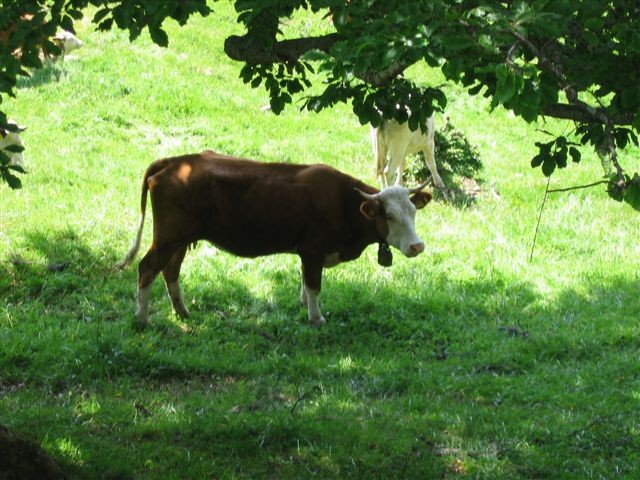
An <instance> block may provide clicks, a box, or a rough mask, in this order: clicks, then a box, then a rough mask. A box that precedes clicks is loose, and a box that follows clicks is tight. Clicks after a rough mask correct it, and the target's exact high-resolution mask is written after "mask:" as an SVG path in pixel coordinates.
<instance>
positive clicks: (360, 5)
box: [0, 0, 640, 209]
mask: <svg viewBox="0 0 640 480" xmlns="http://www.w3.org/2000/svg"><path fill="white" fill-rule="evenodd" d="M90 4H91V5H94V6H96V7H97V12H96V14H95V15H94V18H93V22H94V23H96V25H97V26H98V28H99V29H101V30H106V29H110V28H112V27H113V26H114V25H115V26H117V27H119V28H123V29H127V30H128V31H129V33H130V36H131V38H132V39H134V38H136V37H137V36H138V35H139V34H140V33H141V31H142V30H143V29H144V28H148V29H149V32H150V34H151V38H152V39H153V41H154V42H156V43H157V44H159V45H163V46H166V45H167V43H168V38H167V34H166V32H165V31H164V30H163V28H162V24H163V21H164V20H165V19H166V18H173V19H175V20H177V21H178V22H179V23H180V24H184V23H185V22H186V21H187V20H188V18H189V16H190V15H192V14H194V13H199V14H201V15H208V14H210V13H211V12H212V10H211V7H210V5H212V4H211V3H210V4H209V5H208V4H207V2H206V1H205V0H31V1H23V0H14V1H6V0H5V1H4V2H3V8H2V9H1V10H0V30H1V29H2V28H7V27H8V26H9V25H12V24H14V23H16V22H17V23H18V29H17V30H16V32H18V31H19V32H20V34H19V35H14V36H12V37H10V40H9V42H6V43H5V44H4V45H0V67H1V70H0V95H3V94H10V95H11V94H13V92H14V89H15V81H16V77H17V76H18V75H26V74H28V73H27V70H26V69H27V68H31V67H37V66H39V65H40V63H39V59H38V57H37V50H36V46H37V44H38V42H40V40H41V35H40V34H39V32H45V31H46V32H47V33H50V32H51V31H53V30H55V29H56V28H57V27H58V26H60V27H63V28H66V29H69V30H72V21H73V20H74V19H77V18H80V17H81V16H82V15H83V10H84V9H85V8H86V7H87V6H88V5H90ZM234 4H235V8H236V11H237V16H238V21H239V22H240V23H242V24H243V25H244V26H245V27H246V33H245V34H244V35H242V36H231V37H229V38H227V39H226V40H225V44H224V48H225V52H226V54H227V55H228V56H229V57H231V58H233V59H235V60H238V61H240V62H242V63H243V66H242V69H241V76H242V78H243V79H244V81H245V82H247V83H250V85H251V86H252V87H254V88H256V87H258V86H260V85H263V86H264V88H266V90H267V91H268V92H269V95H270V99H271V107H272V109H273V111H274V112H276V113H279V112H280V111H282V109H283V108H284V107H285V106H286V105H287V104H289V103H291V102H292V97H293V95H296V94H301V93H304V94H306V96H305V101H304V107H305V108H307V109H309V110H312V111H319V110H322V109H324V108H327V107H331V106H333V105H335V104H336V103H338V102H351V105H352V107H353V111H354V113H355V114H356V115H357V116H358V118H359V119H360V121H361V122H362V123H363V124H365V123H371V124H372V125H374V126H375V125H379V124H380V122H381V121H382V119H383V118H385V119H386V118H396V119H397V120H400V121H408V122H409V124H410V126H411V127H412V128H419V127H422V128H424V125H425V122H426V119H427V118H428V116H429V115H430V114H431V113H432V111H433V110H443V109H444V108H445V107H446V103H447V99H446V96H445V94H444V92H443V91H442V90H441V89H440V88H439V87H437V86H424V85H418V84H416V83H415V82H413V81H412V80H410V79H409V78H407V77H405V76H404V75H403V73H404V72H405V70H406V69H407V68H408V67H410V66H411V65H413V64H416V63H421V62H425V63H427V64H428V65H430V66H432V67H434V68H439V69H441V70H442V72H443V74H444V76H445V77H446V79H447V80H449V81H452V82H455V83H458V84H461V85H463V86H464V87H466V88H467V91H468V93H469V94H470V95H483V96H485V97H488V98H490V99H491V105H492V106H493V107H494V108H495V107H497V106H500V105H501V106H503V107H504V108H507V109H509V110H511V111H513V113H514V114H515V115H517V116H519V117H521V118H522V119H524V120H525V121H527V122H533V121H535V120H537V119H538V118H539V117H541V116H548V117H554V118H560V119H565V120H569V121H571V122H573V123H574V125H575V131H574V132H575V134H576V135H577V136H576V138H577V139H578V140H577V142H572V141H570V140H569V139H568V138H567V137H564V136H561V137H559V138H556V139H553V140H552V141H550V142H548V143H539V144H537V146H538V149H539V153H538V155H536V156H535V158H534V159H533V160H532V166H533V167H540V168H541V169H542V172H543V173H544V175H547V176H548V175H551V174H552V173H553V172H554V171H555V169H556V168H563V167H564V166H566V165H567V163H568V161H573V162H579V161H580V158H581V154H580V149H579V147H581V146H585V145H587V146H591V147H592V148H594V149H595V150H596V151H597V152H598V153H599V154H600V155H601V156H602V158H603V159H605V161H604V162H603V164H604V165H607V172H606V174H607V175H609V176H610V178H611V184H610V185H609V187H608V189H609V191H610V193H611V194H612V196H614V198H617V199H625V200H627V201H628V202H629V203H631V204H632V205H633V206H634V207H635V208H639V209H640V203H639V202H637V201H636V200H635V199H637V198H640V187H638V182H635V181H632V178H634V177H633V176H630V175H629V174H627V173H626V172H625V171H624V169H623V167H622V166H621V165H620V163H619V162H618V157H617V151H618V149H624V148H626V147H627V146H628V145H630V144H637V136H636V135H637V131H638V128H639V127H640V81H639V80H640V78H639V77H640V36H639V35H638V34H637V32H638V31H640V28H639V27H640V25H639V23H640V4H639V3H638V2H629V1H627V0H581V1H575V0H506V1H488V0H456V1H444V0H411V1H407V0H235V2H234ZM302 10H311V11H313V12H320V13H324V14H325V15H326V20H327V21H326V30H327V31H326V33H325V34H322V35H316V36H308V37H296V38H289V37H287V36H286V35H285V34H284V33H283V29H282V25H283V21H284V20H286V19H288V18H290V17H291V16H293V15H294V14H295V13H296V12H298V11H302ZM29 12H38V13H39V14H40V15H41V16H42V19H43V20H44V22H41V24H40V25H34V23H33V22H31V24H28V25H27V24H24V22H20V20H19V19H20V16H21V15H22V14H24V13H29ZM16 48H21V49H22V52H23V53H22V55H21V56H19V57H16V55H15V53H14V52H15V49H16ZM315 72H320V73H321V74H322V76H323V80H322V84H321V85H313V86H314V89H313V90H311V89H310V87H312V80H311V79H312V78H314V79H315V78H317V77H315V76H314V77H312V76H311V75H310V74H311V73H315ZM316 83H317V82H316ZM318 87H320V88H318ZM0 100H1V97H0ZM5 120H6V119H5V117H4V116H3V115H2V114H1V113H0V125H1V124H2V123H5ZM2 161H3V160H2V158H1V156H0V163H1V162H2ZM3 165H4V164H3ZM0 168H2V166H0Z"/></svg>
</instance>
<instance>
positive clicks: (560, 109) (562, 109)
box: [542, 103, 633, 125]
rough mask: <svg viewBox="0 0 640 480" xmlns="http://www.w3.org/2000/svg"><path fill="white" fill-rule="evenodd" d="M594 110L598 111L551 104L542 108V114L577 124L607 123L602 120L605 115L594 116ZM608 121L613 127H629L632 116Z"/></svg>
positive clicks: (569, 105) (613, 118)
mask: <svg viewBox="0 0 640 480" xmlns="http://www.w3.org/2000/svg"><path fill="white" fill-rule="evenodd" d="M594 110H596V111H599V110H600V109H594V108H593V107H589V110H587V109H586V108H584V107H583V106H582V105H574V104H566V103H551V104H549V105H545V106H544V107H543V109H542V114H543V115H546V116H548V117H553V118H560V119H563V120H573V121H575V122H579V123H590V122H594V121H596V122H598V123H604V124H606V123H607V122H606V121H604V120H603V115H605V114H604V112H600V113H601V114H594ZM609 119H610V121H611V123H613V124H614V125H631V124H632V122H633V115H620V116H615V117H609Z"/></svg>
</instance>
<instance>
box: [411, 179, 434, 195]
mask: <svg viewBox="0 0 640 480" xmlns="http://www.w3.org/2000/svg"><path fill="white" fill-rule="evenodd" d="M428 184H429V180H427V181H426V182H424V183H423V184H422V185H419V186H417V187H414V188H409V189H408V190H409V193H418V192H419V191H421V190H422V189H423V188H424V187H426V186H427V185H428Z"/></svg>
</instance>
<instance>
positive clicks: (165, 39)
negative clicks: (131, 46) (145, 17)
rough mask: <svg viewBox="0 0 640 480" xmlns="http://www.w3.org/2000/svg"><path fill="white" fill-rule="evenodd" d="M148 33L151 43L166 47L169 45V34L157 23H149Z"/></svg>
mask: <svg viewBox="0 0 640 480" xmlns="http://www.w3.org/2000/svg"><path fill="white" fill-rule="evenodd" d="M149 33H150V34H151V40H153V43H155V44H157V45H159V46H161V47H167V46H168V45H169V36H168V35H167V32H165V31H164V30H163V29H162V27H160V26H159V25H155V26H152V25H149Z"/></svg>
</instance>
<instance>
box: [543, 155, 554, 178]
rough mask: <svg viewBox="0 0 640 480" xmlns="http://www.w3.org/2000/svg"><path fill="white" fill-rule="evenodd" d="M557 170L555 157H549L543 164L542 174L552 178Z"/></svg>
mask: <svg viewBox="0 0 640 480" xmlns="http://www.w3.org/2000/svg"><path fill="white" fill-rule="evenodd" d="M555 169H556V162H555V159H554V158H553V157H547V158H545V159H544V162H542V173H543V174H544V176H545V177H550V176H551V174H552V173H553V172H554V171H555Z"/></svg>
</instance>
